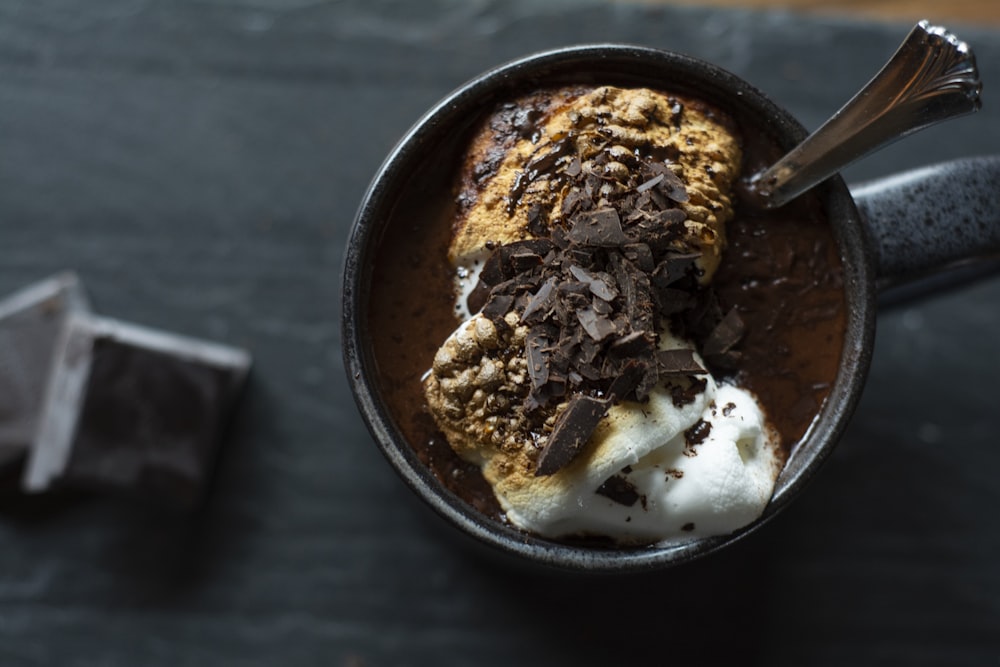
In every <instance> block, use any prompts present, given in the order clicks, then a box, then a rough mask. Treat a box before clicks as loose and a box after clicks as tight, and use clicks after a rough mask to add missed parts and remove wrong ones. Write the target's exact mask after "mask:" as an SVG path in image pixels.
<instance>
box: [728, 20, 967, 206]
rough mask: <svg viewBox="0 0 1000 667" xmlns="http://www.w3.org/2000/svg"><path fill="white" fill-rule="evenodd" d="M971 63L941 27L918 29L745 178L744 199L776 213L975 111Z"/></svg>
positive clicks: (961, 45)
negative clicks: (817, 121)
mask: <svg viewBox="0 0 1000 667" xmlns="http://www.w3.org/2000/svg"><path fill="white" fill-rule="evenodd" d="M981 90H982V83H980V81H979V71H978V70H977V68H976V59H975V56H974V55H973V54H972V51H971V50H969V47H968V45H966V44H965V42H962V41H959V40H958V39H957V38H956V37H955V36H954V35H953V34H951V33H950V32H948V31H947V30H946V29H945V28H942V27H940V26H932V25H930V24H929V23H928V22H927V21H921V22H920V23H918V24H917V25H916V26H915V27H914V28H913V30H912V31H911V32H910V34H909V35H908V36H907V38H906V39H905V40H904V41H903V43H902V45H900V47H899V49H898V50H897V51H896V53H895V54H894V55H893V56H892V58H891V59H890V60H889V62H887V63H886V64H885V66H884V67H883V68H882V70H881V71H880V72H879V73H878V74H876V75H875V77H874V78H873V79H872V80H871V81H869V82H868V85H866V86H865V87H864V88H863V89H862V90H861V91H860V92H859V93H858V94H857V95H855V96H854V98H853V99H851V100H850V101H849V102H848V103H847V104H846V105H844V107H843V108H841V109H840V111H838V112H837V113H836V114H834V115H833V117H832V118H830V120H828V121H827V122H826V123H824V124H823V126H822V127H820V128H819V129H818V130H816V131H815V132H813V133H812V134H811V135H809V136H808V137H807V138H806V139H805V140H804V141H803V142H802V143H801V144H799V145H798V146H796V147H795V148H793V149H792V150H791V152H789V153H788V154H787V155H786V156H785V157H783V158H781V159H780V160H778V162H776V163H775V164H774V165H773V166H771V167H769V168H768V169H765V170H764V171H761V172H759V173H757V174H755V175H753V176H751V177H750V178H749V179H748V181H747V183H746V188H747V193H746V194H747V195H748V196H749V198H750V200H751V201H752V202H753V203H755V204H756V205H758V206H760V207H761V208H777V207H779V206H781V205H783V204H785V203H787V202H789V201H791V200H792V199H794V198H795V197H797V196H798V195H800V194H802V193H803V192H805V191H806V190H808V189H809V188H811V187H813V186H814V185H816V184H818V183H820V182H822V181H824V180H825V179H827V178H828V177H830V176H832V175H833V174H835V173H837V172H838V171H840V170H841V169H843V168H844V167H846V166H847V165H848V164H850V163H851V162H853V161H855V160H856V159H858V158H860V157H862V156H864V155H867V154H868V153H871V152H873V151H875V150H877V149H879V148H882V147H883V146H885V145H886V144H889V143H891V142H893V141H895V140H896V139H900V138H902V137H905V136H906V135H908V134H911V133H913V132H916V131H917V130H922V129H923V128H925V127H929V126H931V125H934V124H936V123H939V122H941V121H943V120H947V119H949V118H954V117H956V116H962V115H965V114H968V113H972V112H974V111H977V110H978V109H979V107H980V106H981V102H980V99H979V93H980V91H981Z"/></svg>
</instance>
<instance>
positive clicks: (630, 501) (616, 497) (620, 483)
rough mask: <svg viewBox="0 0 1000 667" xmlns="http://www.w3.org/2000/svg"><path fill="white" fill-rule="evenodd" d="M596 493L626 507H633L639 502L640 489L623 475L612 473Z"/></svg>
mask: <svg viewBox="0 0 1000 667" xmlns="http://www.w3.org/2000/svg"><path fill="white" fill-rule="evenodd" d="M594 493H596V494H597V495H599V496H604V497H605V498H607V499H608V500H611V501H614V502H616V503H618V504H619V505H624V506H625V507H632V506H633V505H635V504H636V503H637V502H639V491H638V490H637V489H636V488H635V485H634V484H632V482H630V481H628V480H627V479H626V478H624V477H622V476H621V475H612V476H611V477H609V478H608V479H606V480H605V481H604V483H603V484H601V485H600V486H599V487H597V491H595V492H594Z"/></svg>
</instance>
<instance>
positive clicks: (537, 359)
mask: <svg viewBox="0 0 1000 667" xmlns="http://www.w3.org/2000/svg"><path fill="white" fill-rule="evenodd" d="M548 346H549V339H548V338H545V337H544V336H543V335H541V334H540V333H539V332H537V331H531V332H530V333H528V338H527V340H526V341H525V344H524V351H525V355H526V356H527V358H528V377H529V378H531V386H532V387H534V388H535V389H540V388H541V387H542V386H544V385H545V383H546V382H548V381H549V363H548V360H547V359H546V356H547V355H546V354H545V349H546V348H547V347H548Z"/></svg>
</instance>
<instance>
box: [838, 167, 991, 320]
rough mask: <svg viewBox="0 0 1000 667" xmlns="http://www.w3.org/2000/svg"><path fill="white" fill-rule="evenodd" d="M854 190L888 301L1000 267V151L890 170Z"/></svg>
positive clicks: (884, 299) (882, 294)
mask: <svg viewBox="0 0 1000 667" xmlns="http://www.w3.org/2000/svg"><path fill="white" fill-rule="evenodd" d="M851 194H852V195H853V196H854V201H855V203H856V204H857V207H858V210H859V211H860V212H861V217H862V220H863V221H864V223H865V226H866V227H867V231H868V233H869V234H870V236H871V240H872V241H873V245H874V248H875V250H876V254H877V257H876V264H875V267H876V275H877V276H878V285H879V293H880V297H881V299H880V300H881V301H882V302H883V303H885V302H895V301H898V300H901V299H905V298H910V297H919V296H923V295H925V294H927V293H928V292H932V291H937V290H939V289H944V288H949V287H953V286H957V285H960V284H964V283H967V282H970V281H972V280H976V279H979V278H983V277H985V276H988V275H990V274H992V273H996V272H1000V155H994V156H987V157H977V158H964V159H960V160H953V161H950V162H942V163H940V164H935V165H931V166H928V167H923V168H919V169H914V170H912V171H907V172H903V173H900V174H896V175H893V176H887V177H885V178H880V179H877V180H874V181H869V182H866V183H862V184H859V185H856V186H852V187H851Z"/></svg>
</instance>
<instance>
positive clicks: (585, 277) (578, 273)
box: [569, 264, 618, 301]
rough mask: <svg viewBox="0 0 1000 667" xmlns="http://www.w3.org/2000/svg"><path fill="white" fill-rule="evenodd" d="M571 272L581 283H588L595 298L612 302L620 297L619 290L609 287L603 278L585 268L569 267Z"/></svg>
mask: <svg viewBox="0 0 1000 667" xmlns="http://www.w3.org/2000/svg"><path fill="white" fill-rule="evenodd" d="M569 272H570V273H571V274H573V277H574V278H576V279H577V280H579V281H580V282H583V283H586V284H587V287H589V288H590V291H591V292H593V294H594V296H596V297H597V298H599V299H603V300H604V301H611V300H612V299H614V298H615V297H616V296H618V290H616V289H615V288H614V287H612V286H611V285H609V284H608V282H607V281H606V280H604V279H603V278H602V277H601V276H598V275H595V274H593V273H591V272H590V271H588V270H586V269H584V268H581V267H579V266H576V265H575V264H574V265H571V266H570V267H569Z"/></svg>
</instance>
